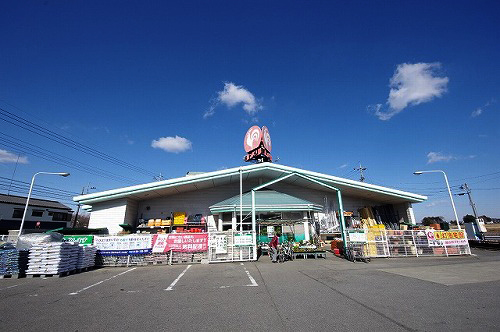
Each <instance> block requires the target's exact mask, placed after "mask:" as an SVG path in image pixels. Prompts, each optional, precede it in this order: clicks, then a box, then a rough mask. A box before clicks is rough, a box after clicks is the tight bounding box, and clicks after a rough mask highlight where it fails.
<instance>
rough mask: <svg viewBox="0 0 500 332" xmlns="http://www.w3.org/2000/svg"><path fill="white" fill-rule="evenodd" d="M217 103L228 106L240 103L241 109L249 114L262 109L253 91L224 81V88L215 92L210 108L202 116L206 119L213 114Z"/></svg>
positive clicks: (252, 114) (251, 114)
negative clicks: (215, 95)
mask: <svg viewBox="0 0 500 332" xmlns="http://www.w3.org/2000/svg"><path fill="white" fill-rule="evenodd" d="M219 104H224V105H226V107H228V108H231V107H234V106H236V105H238V104H242V107H243V109H244V110H245V112H246V113H247V114H248V115H250V116H254V115H255V114H256V113H257V112H258V111H260V110H262V109H263V106H262V105H261V103H260V101H259V100H257V99H256V98H255V96H254V95H253V93H251V92H250V91H248V90H247V89H245V88H244V87H243V86H242V85H236V84H234V83H232V82H226V83H224V89H223V90H222V91H219V92H217V98H216V99H215V100H212V101H211V105H210V108H209V109H208V110H207V111H206V112H205V113H204V114H203V118H205V119H206V118H208V117H211V116H212V115H214V114H215V108H216V107H217V105H219Z"/></svg>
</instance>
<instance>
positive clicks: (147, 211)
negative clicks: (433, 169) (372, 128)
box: [74, 162, 427, 244]
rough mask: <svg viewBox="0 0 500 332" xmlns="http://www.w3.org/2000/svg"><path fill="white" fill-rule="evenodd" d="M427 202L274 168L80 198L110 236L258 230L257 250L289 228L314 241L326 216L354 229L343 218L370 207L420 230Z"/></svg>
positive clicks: (384, 218) (385, 219)
mask: <svg viewBox="0 0 500 332" xmlns="http://www.w3.org/2000/svg"><path fill="white" fill-rule="evenodd" d="M426 199H427V198H426V197H425V196H421V195H417V194H413V193H409V192H405V191H400V190H396V189H391V188H387V187H383V186H378V185H373V184H368V183H364V182H359V181H354V180H350V179H344V178H340V177H336V176H332V175H327V174H322V173H317V172H312V171H307V170H303V169H299V168H294V167H289V166H284V165H280V164H274V163H271V162H261V163H256V164H250V165H246V166H241V167H235V168H230V169H225V170H220V171H214V172H206V173H194V174H193V173H188V174H187V175H186V176H184V177H180V178H175V179H169V180H164V181H157V182H152V183H147V184H142V185H135V186H130V187H124V188H118V189H114V190H108V191H103V192H97V193H92V194H87V195H82V196H77V197H75V198H74V200H75V201H76V202H78V203H81V204H84V205H85V206H84V208H86V209H87V210H88V211H90V222H89V228H107V229H108V231H109V233H110V234H116V233H118V232H120V231H123V227H122V226H121V225H123V224H126V225H128V228H131V229H132V232H144V231H146V230H147V231H149V232H162V233H182V232H191V231H196V232H224V231H228V230H235V231H254V232H253V242H254V244H255V243H257V242H259V241H261V240H264V239H266V238H267V234H266V229H267V227H266V226H269V225H282V229H281V231H280V232H284V233H293V236H294V240H295V241H300V240H308V239H309V238H310V237H311V236H312V235H313V234H316V233H317V232H318V228H319V227H317V225H318V224H319V222H320V221H321V220H324V219H325V217H328V216H333V219H335V220H336V221H338V224H337V225H338V226H339V228H340V227H342V223H345V222H349V220H347V221H346V220H344V216H348V217H349V218H353V219H355V218H357V217H361V216H360V214H362V211H363V209H366V208H374V211H384V212H381V213H380V214H377V215H376V216H375V217H376V218H377V219H378V221H379V223H384V224H387V225H388V226H389V227H399V224H415V217H414V214H413V209H412V204H413V203H418V202H422V201H424V200H426ZM200 215H201V216H200ZM176 216H182V218H183V216H185V217H186V222H184V220H181V221H180V222H174V219H175V218H176ZM189 216H191V217H192V218H193V219H189V218H190V217H189ZM200 217H202V218H201V220H202V221H200ZM151 220H154V221H158V220H159V221H167V222H166V223H164V224H163V223H162V222H156V223H155V224H151ZM175 220H178V219H175ZM190 221H194V222H190ZM148 222H149V224H148ZM348 226H349V225H348ZM398 229H399V228H398Z"/></svg>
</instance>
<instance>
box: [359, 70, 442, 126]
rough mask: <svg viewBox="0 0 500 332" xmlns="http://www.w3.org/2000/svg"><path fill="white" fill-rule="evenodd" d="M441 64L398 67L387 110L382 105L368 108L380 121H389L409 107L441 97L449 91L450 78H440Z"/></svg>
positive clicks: (392, 81) (391, 84) (391, 86)
mask: <svg viewBox="0 0 500 332" xmlns="http://www.w3.org/2000/svg"><path fill="white" fill-rule="evenodd" d="M440 68H441V64H440V63H438V62H434V63H422V62H421V63H413V64H412V63H403V64H399V65H398V66H397V67H396V71H395V72H394V75H393V76H392V77H391V79H390V85H389V86H390V88H391V89H390V91H389V98H388V99H387V102H386V105H388V106H387V108H386V109H384V106H383V105H382V104H373V105H369V106H368V110H369V111H371V112H373V113H374V114H375V115H376V116H377V117H378V118H379V119H380V120H389V119H391V118H392V117H393V116H394V115H396V114H398V113H400V112H401V111H403V110H404V109H405V108H407V107H409V106H414V105H419V104H422V103H426V102H429V101H431V100H432V99H434V98H436V97H441V96H442V95H443V94H444V93H445V92H446V89H447V84H448V81H449V79H448V77H440V76H439V75H438V70H439V69H440Z"/></svg>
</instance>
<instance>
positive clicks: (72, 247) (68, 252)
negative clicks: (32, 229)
mask: <svg viewBox="0 0 500 332" xmlns="http://www.w3.org/2000/svg"><path fill="white" fill-rule="evenodd" d="M78 251H79V246H78V244H76V243H74V242H48V243H37V244H35V245H33V246H32V247H31V250H30V254H29V262H28V270H26V274H28V275H30V274H60V273H65V272H69V271H73V270H75V269H76V264H77V262H78Z"/></svg>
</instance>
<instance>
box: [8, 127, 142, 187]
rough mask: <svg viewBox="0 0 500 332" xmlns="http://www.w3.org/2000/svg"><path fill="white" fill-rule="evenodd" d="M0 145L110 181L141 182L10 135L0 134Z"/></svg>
mask: <svg viewBox="0 0 500 332" xmlns="http://www.w3.org/2000/svg"><path fill="white" fill-rule="evenodd" d="M0 144H1V145H4V146H7V147H8V148H10V149H12V150H15V151H16V152H18V153H19V152H21V153H25V154H29V155H33V156H36V157H39V158H41V159H44V160H47V161H51V162H53V163H56V164H59V165H62V166H66V167H70V168H73V169H76V170H79V171H82V172H85V173H88V174H92V175H96V176H100V177H104V178H108V179H111V180H115V181H120V182H126V183H130V182H131V181H133V182H139V181H138V180H136V179H131V178H127V177H124V176H121V175H117V174H114V173H111V172H108V171H106V170H103V169H101V168H98V167H95V166H93V165H89V164H85V163H83V162H81V161H78V160H75V159H72V158H68V157H64V156H62V155H60V154H58V153H55V152H52V151H50V150H47V149H44V148H41V147H39V146H36V145H34V144H31V143H28V142H25V141H23V140H20V139H16V138H14V137H12V136H10V135H6V134H3V133H0Z"/></svg>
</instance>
